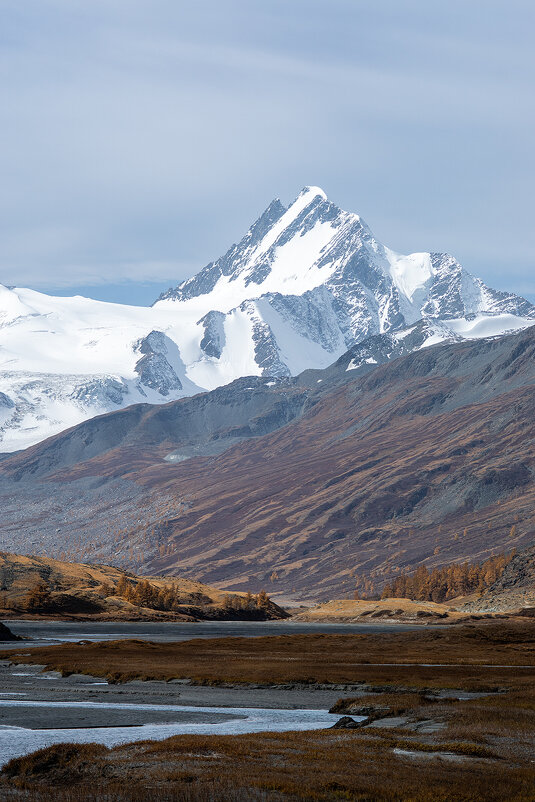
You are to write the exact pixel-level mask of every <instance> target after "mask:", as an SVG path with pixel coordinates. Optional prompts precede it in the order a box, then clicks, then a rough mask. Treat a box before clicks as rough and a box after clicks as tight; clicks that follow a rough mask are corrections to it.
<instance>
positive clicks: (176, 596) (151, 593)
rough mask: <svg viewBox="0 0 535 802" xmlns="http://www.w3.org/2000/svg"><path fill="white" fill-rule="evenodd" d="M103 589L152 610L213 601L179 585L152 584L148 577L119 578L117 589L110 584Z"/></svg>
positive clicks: (109, 594) (105, 593)
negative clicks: (159, 585)
mask: <svg viewBox="0 0 535 802" xmlns="http://www.w3.org/2000/svg"><path fill="white" fill-rule="evenodd" d="M101 590H102V594H103V595H104V596H121V597H122V598H123V599H126V600H127V601H129V602H131V604H137V605H139V606H140V607H148V608H149V609H151V610H179V609H180V608H181V607H183V606H184V605H185V604H186V605H187V604H189V605H201V606H203V605H205V604H210V602H211V601H212V599H210V598H209V597H208V596H205V595H204V594H202V593H188V594H184V593H181V592H180V590H179V589H178V587H177V585H166V587H163V588H160V587H157V586H156V585H152V584H151V583H150V582H149V581H148V580H147V579H143V580H142V581H141V582H134V581H130V580H128V579H127V578H126V577H125V576H122V577H121V578H120V579H119V582H118V583H117V587H116V588H115V589H113V588H112V587H111V586H110V585H103V586H102V589H101Z"/></svg>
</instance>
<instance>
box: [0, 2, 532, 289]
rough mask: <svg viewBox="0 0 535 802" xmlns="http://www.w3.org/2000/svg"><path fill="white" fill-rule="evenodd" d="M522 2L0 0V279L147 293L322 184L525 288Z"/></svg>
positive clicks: (527, 95)
mask: <svg viewBox="0 0 535 802" xmlns="http://www.w3.org/2000/svg"><path fill="white" fill-rule="evenodd" d="M534 23H535V13H534V6H533V2H532V1H531V0H530V1H528V0H526V1H524V0H507V2H505V0H504V2H497V0H449V1H448V3H430V2H429V0H269V2H268V0H262V1H261V0H190V1H189V2H184V1H183V0H143V1H141V0H0V92H1V100H2V102H1V104H0V130H1V131H2V134H1V142H2V147H1V148H0V170H1V175H2V181H1V189H0V281H1V282H2V283H5V284H18V285H19V286H20V285H22V286H32V287H35V288H37V289H42V290H44V291H54V290H57V291H60V292H61V293H62V294H64V293H69V294H70V293H73V292H84V293H86V294H91V295H93V296H94V297H99V298H106V299H110V300H111V299H112V300H124V301H127V302H128V301H130V302H134V303H149V302H151V301H152V300H153V299H154V297H155V296H156V295H157V294H158V292H159V291H160V289H162V288H164V287H166V286H168V285H169V284H176V283H177V282H178V281H179V280H180V279H181V278H184V277H186V276H188V275H191V274H192V273H194V272H196V271H197V270H198V269H199V268H200V267H202V265H203V264H205V263H206V262H208V261H210V260H211V259H213V258H216V257H217V256H219V255H220V254H221V253H223V252H224V251H225V250H226V249H227V247H228V246H229V245H230V244H231V243H232V242H233V241H235V240H237V239H239V238H240V237H241V235H242V234H243V233H244V232H245V230H246V229H247V228H248V227H249V225H250V224H251V223H252V222H253V220H254V218H255V217H256V216H257V215H258V214H259V213H260V212H261V211H262V210H263V208H264V207H265V206H267V204H268V203H269V201H270V200H271V199H272V198H273V197H276V196H279V197H281V199H282V200H283V201H284V202H289V201H290V200H291V199H292V198H293V197H294V196H295V195H296V194H297V193H298V192H299V190H300V189H301V187H302V186H304V185H306V184H316V185H319V186H321V187H322V188H323V189H324V190H325V191H326V192H327V194H328V196H329V197H330V198H331V199H332V200H333V201H335V202H336V203H337V204H338V205H340V206H342V207H343V208H345V209H348V210H351V211H355V212H358V213H359V214H361V215H362V216H363V217H364V218H365V219H366V221H367V222H368V224H369V225H370V226H371V228H372V230H373V231H374V232H375V234H376V235H377V237H378V238H379V239H380V240H382V241H383V242H384V243H385V244H387V245H389V246H390V247H392V248H394V249H395V250H398V251H402V252H409V251H415V250H434V251H449V252H451V253H453V254H454V255H455V256H456V257H457V258H458V259H459V260H460V261H461V262H462V263H463V264H464V265H465V266H466V267H467V268H468V269H469V270H471V271H472V272H473V273H475V274H477V275H480V276H481V277H482V278H484V279H485V280H486V281H487V282H488V283H490V284H492V285H493V286H496V287H499V288H504V289H511V290H514V291H516V292H519V293H522V294H525V295H530V296H531V297H532V298H533V297H535V260H534V255H533V254H534V253H535V235H534V227H533V223H532V217H533V201H532V198H533V186H534V183H535V162H534V156H533V131H534V122H535V106H534V99H533V96H534V92H533V83H534V77H535V75H534V73H535V55H534V48H533V42H532V38H533V30H534Z"/></svg>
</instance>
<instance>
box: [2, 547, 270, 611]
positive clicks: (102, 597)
mask: <svg viewBox="0 0 535 802" xmlns="http://www.w3.org/2000/svg"><path fill="white" fill-rule="evenodd" d="M0 610H1V615H2V616H3V617H20V616H21V615H22V616H25V617H26V616H32V617H33V616H46V617H47V618H50V617H56V616H59V617H84V618H88V617H91V618H97V619H102V618H103V619H127V620H139V619H143V620H147V619H158V618H161V619H170V620H181V619H182V620H191V621H193V620H196V619H219V618H222V619H234V618H238V619H242V618H245V619H249V618H251V619H263V618H278V617H283V616H284V613H283V612H282V610H280V609H279V608H277V607H276V605H274V604H272V603H271V602H270V601H269V599H267V597H265V596H264V595H261V596H260V597H253V596H251V595H246V594H228V593H224V592H223V591H221V590H218V589H217V588H214V587H210V586H209V585H204V584H202V583H201V582H196V581H194V580H190V579H183V578H181V577H178V576H164V577H161V576H158V577H140V576H136V575H135V574H132V573H129V572H127V571H122V570H120V569H119V568H114V567H112V566H110V565H91V564H83V563H71V562H65V561H61V560H52V559H47V558H45V557H28V556H24V555H20V554H8V553H6V552H0Z"/></svg>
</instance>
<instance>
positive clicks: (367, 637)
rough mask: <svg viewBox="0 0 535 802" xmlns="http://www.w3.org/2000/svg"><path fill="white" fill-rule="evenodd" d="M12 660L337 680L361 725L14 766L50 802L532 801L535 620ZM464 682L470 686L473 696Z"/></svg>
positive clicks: (8, 786) (133, 671) (342, 704)
mask: <svg viewBox="0 0 535 802" xmlns="http://www.w3.org/2000/svg"><path fill="white" fill-rule="evenodd" d="M0 657H1V658H3V659H10V660H12V661H16V662H25V663H33V664H44V665H46V666H47V668H54V669H58V670H59V671H61V672H62V673H64V674H66V673H70V672H80V671H82V672H83V671H86V672H89V671H91V673H93V674H99V675H101V676H106V677H108V679H110V680H112V681H116V682H123V681H128V680H130V679H133V678H146V679H149V678H150V679H160V680H165V679H171V678H190V679H191V680H192V681H193V682H196V683H200V684H223V685H224V684H228V683H230V684H234V685H235V684H237V683H241V684H251V683H252V684H255V685H259V684H260V685H268V684H272V685H273V684H275V685H277V684H279V685H284V686H285V688H286V689H288V688H291V687H292V686H301V685H303V684H306V686H307V687H309V688H310V687H314V686H316V685H321V686H328V687H332V688H334V687H337V688H338V690H339V691H340V696H341V698H340V700H339V701H338V702H337V703H336V705H335V706H334V707H333V708H332V710H333V712H336V713H339V714H340V715H344V714H345V715H349V716H351V715H354V716H357V715H365V716H366V720H365V721H364V722H363V724H362V725H361V726H358V727H356V728H354V729H347V730H346V729H329V730H321V731H320V730H317V731H314V732H287V733H259V734H255V735H236V736H230V735H229V736H202V735H197V736H192V735H184V736H175V737H173V738H169V739H167V740H165V741H160V742H153V741H145V742H138V743H134V744H126V745H124V746H120V747H115V748H112V749H108V748H106V747H104V746H100V745H96V744H89V745H85V746H82V747H80V746H78V745H74V744H64V745H59V746H54V747H51V748H49V749H45V750H41V751H40V752H38V753H34V754H33V755H28V756H26V757H23V758H19V759H16V760H13V761H11V762H10V763H9V764H8V765H7V766H6V767H5V769H4V771H3V774H2V779H1V780H0V783H2V784H3V786H2V785H0V791H1V792H2V793H3V794H4V798H14V799H25V800H33V802H44V800H47V799H50V798H51V797H52V796H53V797H54V798H55V799H56V800H58V802H90V801H92V800H95V801H96V800H97V799H98V800H100V799H105V800H106V801H107V802H138V801H139V802H141V800H142V799H151V800H155V802H160V800H162V802H163V800H169V801H170V802H172V801H173V800H176V801H177V802H178V800H181V802H182V800H184V802H223V800H225V802H226V801H227V800H230V802H233V801H234V800H236V802H238V800H239V801H240V802H242V800H243V801H244V802H259V801H260V800H261V801H262V802H264V801H266V802H268V801H269V802H280V801H282V800H284V802H297V801H298V800H299V801H301V800H321V801H325V802H327V800H329V801H330V800H353V801H354V802H364V801H365V800H367V801H368V802H371V800H378V801H379V802H394V800H396V801H397V802H451V800H459V801H462V802H476V800H477V801H478V802H479V801H480V800H489V801H490V802H498V800H499V801H500V802H503V800H511V801H513V802H530V801H531V802H533V800H535V745H534V741H533V732H534V730H535V682H534V679H535V676H534V675H535V620H534V619H533V618H532V617H530V616H529V615H526V616H525V617H524V618H523V619H520V618H519V619H516V620H510V621H507V622H503V621H488V622H474V623H473V624H471V625H465V626H458V627H455V628H454V629H452V628H441V629H424V630H420V631H417V632H414V631H411V632H395V633H391V634H389V635H388V637H385V636H384V634H381V633H378V634H363V635H295V636H275V637H260V638H221V639H214V640H211V641H210V640H192V641H186V642H182V643H161V644H160V643H159V644H156V643H147V642H141V641H120V642H119V641H116V642H112V643H93V644H86V645H80V644H63V645H61V646H53V647H46V648H39V649H35V650H32V651H31V652H28V651H24V652H23V651H21V652H18V651H16V652H12V651H11V652H7V651H6V652H4V653H2V654H0ZM463 692H464V693H463Z"/></svg>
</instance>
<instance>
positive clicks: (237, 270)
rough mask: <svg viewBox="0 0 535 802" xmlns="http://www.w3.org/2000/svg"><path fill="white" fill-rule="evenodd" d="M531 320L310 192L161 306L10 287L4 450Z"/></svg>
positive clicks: (441, 258)
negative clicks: (95, 419) (142, 408)
mask: <svg viewBox="0 0 535 802" xmlns="http://www.w3.org/2000/svg"><path fill="white" fill-rule="evenodd" d="M422 319H423V320H424V321H425V326H424V327H423V328H422V325H421V324H419V321H421V320H422ZM533 320H535V308H534V307H533V306H532V305H531V304H530V303H528V301H526V300H524V299H522V298H520V297H518V296H515V295H511V294H506V293H502V292H498V291H495V290H491V289H489V288H488V287H486V286H485V285H484V284H483V283H482V282H481V281H480V280H479V279H477V278H473V277H472V276H471V275H470V274H469V273H468V272H467V271H466V270H464V269H463V268H462V267H461V265H459V263H458V262H456V260H455V259H453V257H451V256H449V255H448V254H436V253H435V254H426V253H415V254H411V255H409V256H402V255H400V254H397V253H395V252H394V251H392V250H390V249H389V248H387V247H385V246H383V245H382V244H381V243H380V242H378V240H377V239H376V238H375V237H374V236H373V234H372V233H371V231H370V229H369V228H368V226H367V225H366V223H364V221H363V220H362V218H360V217H359V216H358V215H356V214H352V213H349V212H344V211H342V210H341V209H339V208H338V207H337V206H335V205H334V204H333V203H331V202H330V201H328V200H327V198H326V197H325V194H324V193H323V192H322V191H321V190H319V189H317V188H314V187H312V188H311V187H307V188H305V189H304V190H303V191H302V192H301V194H300V195H299V196H298V198H297V199H296V200H295V201H294V202H293V203H292V204H290V206H289V207H288V208H285V207H284V206H283V205H282V204H281V203H280V201H278V200H277V201H273V202H272V203H271V204H270V205H269V207H268V208H267V210H266V211H265V212H264V213H263V214H262V215H261V216H260V218H259V219H258V220H257V221H256V223H254V224H253V226H252V227H251V228H250V229H249V231H248V232H247V234H246V235H245V237H244V238H243V239H242V240H241V242H240V243H239V244H237V245H233V246H232V248H231V249H230V250H229V251H228V252H227V253H226V254H225V256H223V257H221V258H220V259H218V260H217V261H215V262H213V263H211V264H209V265H207V266H206V267H205V268H203V269H202V270H201V271H200V272H199V273H198V274H197V275H196V276H194V277H193V278H191V279H188V280H187V281H185V282H182V284H180V285H179V286H178V287H177V288H176V289H173V290H169V291H168V292H167V293H164V294H163V295H162V296H161V297H160V299H158V301H157V302H156V303H155V304H154V306H153V307H151V308H143V307H130V306H124V305H121V304H109V303H102V302H97V301H92V300H90V299H87V298H81V297H75V298H54V297H50V296H46V295H43V294H42V293H38V292H34V291H32V290H25V289H12V288H11V289H8V288H6V287H1V286H0V451H3V452H10V451H15V450H17V449H20V448H24V447H26V446H28V445H32V444H34V443H37V442H39V441H40V440H42V439H43V438H45V437H47V436H49V435H52V434H55V433H56V432H58V431H61V430H63V429H65V428H67V427H68V426H70V425H74V424H76V423H79V422H81V421H83V420H85V419H87V418H90V417H92V416H94V415H98V414H101V413H104V412H108V411H110V410H115V409H119V408H124V407H127V406H128V405H130V404H133V403H139V402H147V403H151V404H155V403H164V402H166V401H169V400H172V399H177V398H181V397H184V396H191V395H193V394H195V393H198V392H199V391H201V390H211V389H214V388H215V387H219V386H221V385H224V384H227V383H229V382H231V381H233V380H235V379H237V378H239V377H242V376H248V375H252V376H266V377H267V376H269V377H272V376H275V377H289V376H295V375H297V374H299V373H301V372H302V371H304V370H306V369H322V368H326V367H327V366H329V365H331V364H332V363H333V362H335V361H336V360H337V359H338V358H339V357H340V356H341V355H342V354H344V353H345V352H346V351H347V349H348V348H351V347H353V346H354V345H355V344H359V343H361V342H363V341H364V340H367V339H369V338H370V337H374V336H375V337H384V341H383V343H382V344H379V347H380V348H381V349H382V350H383V351H386V350H387V349H390V351H391V352H392V353H401V352H403V351H406V350H408V344H412V347H413V348H421V347H425V346H428V345H431V344H433V343H436V342H440V341H443V340H459V339H462V338H466V337H481V336H483V337H484V336H490V335H498V334H502V333H504V332H506V331H514V330H518V329H521V328H523V327H526V326H528V325H530V323H531V322H532V321H533ZM415 326H416V327H419V329H418V332H419V334H417V335H416V336H414V337H412V338H410V339H408V340H407V341H406V345H400V343H401V341H402V340H404V338H405V337H406V336H407V334H408V333H411V332H412V330H413V327H415ZM423 334H425V336H422V335H423Z"/></svg>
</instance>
